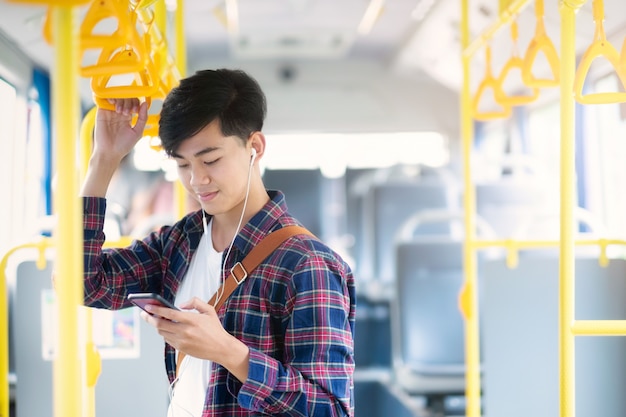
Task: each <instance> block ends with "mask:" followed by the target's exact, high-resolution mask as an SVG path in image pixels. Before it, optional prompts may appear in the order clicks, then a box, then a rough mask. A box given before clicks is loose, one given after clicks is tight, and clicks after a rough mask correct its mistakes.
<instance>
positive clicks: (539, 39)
mask: <svg viewBox="0 0 626 417" xmlns="http://www.w3.org/2000/svg"><path fill="white" fill-rule="evenodd" d="M535 15H536V17H537V27H536V28H535V36H534V37H533V38H532V39H531V41H530V43H529V44H528V49H526V54H525V55H524V66H523V67H522V80H523V81H524V84H526V85H527V86H528V87H537V88H543V87H556V86H558V85H560V78H559V71H560V69H559V66H560V62H559V55H558V53H557V51H556V48H555V46H554V43H552V40H551V39H550V38H549V37H548V35H547V34H546V27H545V24H544V22H543V0H536V1H535ZM539 52H543V54H544V56H545V57H546V60H547V61H548V64H549V65H550V70H551V71H552V78H551V79H550V78H537V77H535V76H534V75H533V73H532V68H533V65H534V63H535V59H537V55H538V54H539Z"/></svg>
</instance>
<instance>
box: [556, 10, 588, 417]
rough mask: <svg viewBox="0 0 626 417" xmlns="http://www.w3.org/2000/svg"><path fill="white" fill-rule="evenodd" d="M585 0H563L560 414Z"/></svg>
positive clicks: (565, 401)
mask: <svg viewBox="0 0 626 417" xmlns="http://www.w3.org/2000/svg"><path fill="white" fill-rule="evenodd" d="M584 3H585V0H561V1H560V4H559V12H560V15H561V166H560V172H561V196H560V197H561V216H560V218H561V233H560V249H559V352H560V355H559V402H560V416H561V417H574V416H575V415H576V410H575V406H576V404H575V390H576V383H575V381H576V379H575V376H576V373H575V360H574V348H575V344H574V333H573V332H572V330H571V326H572V324H573V323H574V319H575V317H574V311H575V308H574V294H575V288H574V269H575V258H574V207H575V204H576V203H575V185H574V180H575V177H576V165H575V159H574V158H575V155H574V123H575V107H574V104H575V103H574V78H575V73H576V48H575V47H576V45H575V34H576V11H577V9H578V8H580V6H582V5H583V4H584Z"/></svg>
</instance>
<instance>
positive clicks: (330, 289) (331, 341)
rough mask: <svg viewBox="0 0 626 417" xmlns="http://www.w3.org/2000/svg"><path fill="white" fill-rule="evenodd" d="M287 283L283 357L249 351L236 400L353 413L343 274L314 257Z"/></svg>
mask: <svg viewBox="0 0 626 417" xmlns="http://www.w3.org/2000/svg"><path fill="white" fill-rule="evenodd" d="M335 267H336V265H335ZM291 282H292V285H291V287H290V290H289V291H290V294H289V295H288V299H287V313H286V314H287V317H288V320H289V321H288V324H287V330H286V332H285V335H284V359H282V360H277V359H275V358H272V357H269V356H268V355H266V354H264V353H262V352H260V351H258V350H255V349H250V363H249V372H248V379H247V381H246V382H245V383H244V384H242V385H241V388H240V389H239V391H238V393H237V396H238V401H239V404H240V405H241V406H242V407H244V408H247V409H249V410H253V411H256V412H262V413H267V414H271V415H277V416H278V415H280V416H303V415H315V416H318V415H319V416H352V415H353V412H354V410H353V406H352V395H353V372H354V345H353V313H354V308H353V307H354V304H353V294H352V293H351V291H350V288H349V287H348V286H347V284H346V280H345V277H344V276H343V274H342V273H341V272H340V271H338V270H337V268H334V270H333V268H329V265H328V262H327V260H324V259H322V258H320V257H315V256H312V257H309V259H308V260H307V261H306V264H305V265H304V266H303V267H302V268H301V269H300V272H297V273H296V274H295V275H294V276H293V279H292V281H291ZM231 386H232V385H231Z"/></svg>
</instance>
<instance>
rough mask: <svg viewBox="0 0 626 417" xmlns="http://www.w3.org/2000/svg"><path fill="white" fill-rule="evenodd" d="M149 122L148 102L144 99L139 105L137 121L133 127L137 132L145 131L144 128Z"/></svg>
mask: <svg viewBox="0 0 626 417" xmlns="http://www.w3.org/2000/svg"><path fill="white" fill-rule="evenodd" d="M147 122H148V102H146V101H144V102H143V103H141V105H140V106H139V112H138V113H137V122H136V123H135V126H134V127H133V129H134V130H135V131H136V132H143V129H144V128H145V127H146V123H147Z"/></svg>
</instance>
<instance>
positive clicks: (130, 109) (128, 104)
mask: <svg viewBox="0 0 626 417" xmlns="http://www.w3.org/2000/svg"><path fill="white" fill-rule="evenodd" d="M109 103H111V104H112V105H113V106H115V111H116V112H117V113H120V114H123V115H125V116H128V115H131V114H134V113H137V112H138V111H139V99H138V98H113V99H109Z"/></svg>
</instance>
